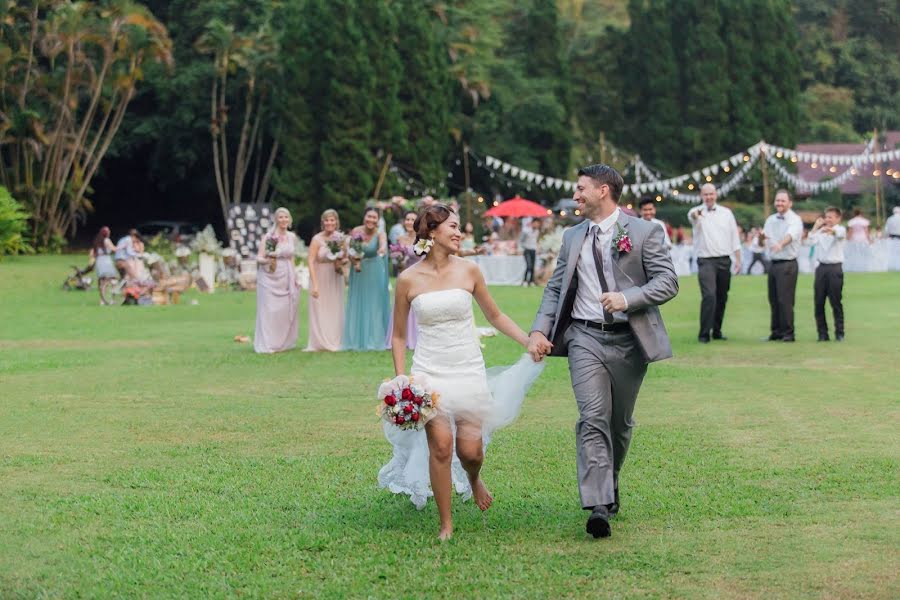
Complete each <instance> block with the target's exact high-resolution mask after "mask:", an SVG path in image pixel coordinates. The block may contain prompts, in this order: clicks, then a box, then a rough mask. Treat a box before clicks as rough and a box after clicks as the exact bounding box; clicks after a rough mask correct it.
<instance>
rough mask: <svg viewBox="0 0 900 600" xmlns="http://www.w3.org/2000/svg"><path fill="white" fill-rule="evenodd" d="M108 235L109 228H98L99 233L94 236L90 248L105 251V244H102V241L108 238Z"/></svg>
mask: <svg viewBox="0 0 900 600" xmlns="http://www.w3.org/2000/svg"><path fill="white" fill-rule="evenodd" d="M109 235H110V231H109V227H107V226H106V225H104V226H103V227H101V228H100V231H99V232H98V233H97V235H95V236H94V241H93V243H92V245H91V247H92V248H93V249H94V250H97V251H102V250H105V249H106V244H105V243H104V240H105V239H106V238H108V237H109Z"/></svg>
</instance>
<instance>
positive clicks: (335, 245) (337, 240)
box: [325, 231, 344, 271]
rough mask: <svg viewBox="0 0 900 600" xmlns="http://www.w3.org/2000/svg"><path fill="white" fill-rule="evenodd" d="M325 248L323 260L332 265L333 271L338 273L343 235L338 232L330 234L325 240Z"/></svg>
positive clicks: (341, 255) (342, 254) (342, 247)
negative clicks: (326, 251)
mask: <svg viewBox="0 0 900 600" xmlns="http://www.w3.org/2000/svg"><path fill="white" fill-rule="evenodd" d="M325 247H326V248H327V249H328V253H327V254H326V255H325V258H327V259H328V260H329V261H331V262H333V263H334V270H335V271H340V270H341V260H340V259H342V258H343V257H344V234H343V233H341V232H340V231H335V232H334V233H332V234H331V236H330V237H329V238H328V239H327V240H325Z"/></svg>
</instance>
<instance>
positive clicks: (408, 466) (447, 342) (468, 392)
mask: <svg viewBox="0 0 900 600" xmlns="http://www.w3.org/2000/svg"><path fill="white" fill-rule="evenodd" d="M412 310H413V311H414V312H415V315H416V321H417V322H418V325H419V331H418V338H417V340H416V350H415V353H414V354H413V362H412V368H411V369H410V374H411V375H412V376H413V377H415V376H416V375H426V376H427V379H428V383H429V385H430V386H431V388H432V389H433V390H434V391H436V392H438V393H439V394H440V400H439V402H438V413H439V414H440V415H443V416H446V417H448V418H449V419H450V421H451V423H454V422H455V421H456V420H465V421H474V422H477V423H480V424H481V430H482V439H483V443H484V445H485V446H487V443H488V442H489V441H490V438H491V435H492V434H493V432H494V431H496V430H497V429H498V428H500V427H504V426H506V425H508V424H510V423H512V422H513V421H514V420H515V419H516V417H517V416H518V414H519V411H520V409H521V407H522V401H523V400H524V399H525V395H526V394H527V393H528V389H529V388H530V387H531V384H532V383H534V380H535V379H537V377H538V375H540V373H541V371H542V370H543V369H544V363H543V362H539V363H535V362H534V361H532V360H531V357H530V356H529V355H527V354H526V355H523V356H522V358H521V359H520V360H519V362H517V363H516V364H514V365H512V366H509V367H495V368H492V369H485V366H484V358H483V357H482V355H481V346H480V345H479V342H478V336H477V332H476V330H475V319H474V318H473V315H472V295H471V294H470V293H469V292H468V291H466V290H463V289H456V288H454V289H449V290H440V291H436V292H426V293H424V294H420V295H418V296H416V297H415V298H413V301H412ZM384 434H385V437H387V439H388V441H389V442H390V443H391V445H392V446H393V449H394V454H393V458H391V461H390V462H389V463H388V464H386V465H385V466H384V467H383V468H382V469H381V471H380V472H379V473H378V483H379V485H380V486H381V487H384V488H388V489H389V490H390V491H392V492H394V493H396V494H407V495H409V497H410V500H412V502H413V504H415V506H416V508H419V509H421V508H423V507H424V506H425V503H426V502H427V500H428V497H429V496H431V495H432V493H431V485H430V479H429V474H428V441H427V439H426V436H425V430H424V428H423V429H421V430H419V431H415V430H401V429H399V428H397V427H396V426H394V425H391V424H389V423H384ZM451 472H452V477H453V485H454V487H455V488H456V491H457V492H458V493H460V494H462V495H463V496H464V499H466V500H467V499H468V498H469V497H471V495H472V490H471V487H470V486H469V480H468V478H467V476H466V472H465V471H464V470H463V468H462V465H461V464H460V462H459V459H458V458H457V457H456V453H455V452H454V455H453V464H452V469H451Z"/></svg>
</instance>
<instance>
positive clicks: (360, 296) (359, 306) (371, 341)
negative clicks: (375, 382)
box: [343, 208, 391, 350]
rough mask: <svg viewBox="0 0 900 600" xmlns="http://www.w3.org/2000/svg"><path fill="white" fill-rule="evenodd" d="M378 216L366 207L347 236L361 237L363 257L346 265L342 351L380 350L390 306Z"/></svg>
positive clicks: (385, 242)
mask: <svg viewBox="0 0 900 600" xmlns="http://www.w3.org/2000/svg"><path fill="white" fill-rule="evenodd" d="M378 217H379V214H378V211H377V210H375V209H374V208H370V209H369V210H367V211H366V214H365V216H364V217H363V224H362V225H361V226H360V227H355V228H354V229H353V231H352V232H350V235H351V236H353V235H357V236H362V241H363V256H362V257H361V258H358V259H355V260H352V262H351V265H350V292H349V295H348V298H347V312H346V313H345V317H344V340H343V349H344V350H384V340H385V336H386V335H387V327H388V321H389V319H390V312H391V307H390V296H389V294H388V256H387V236H385V234H384V233H383V232H379V231H378ZM357 268H359V270H358V271H357Z"/></svg>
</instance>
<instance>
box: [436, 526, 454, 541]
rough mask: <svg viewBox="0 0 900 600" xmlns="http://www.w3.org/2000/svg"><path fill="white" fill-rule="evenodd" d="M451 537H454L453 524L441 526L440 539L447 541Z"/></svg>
mask: <svg viewBox="0 0 900 600" xmlns="http://www.w3.org/2000/svg"><path fill="white" fill-rule="evenodd" d="M451 537H453V525H445V526H443V527H441V530H440V532H438V539H439V540H441V541H442V542H446V541H447V540H449V539H450V538H451Z"/></svg>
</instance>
